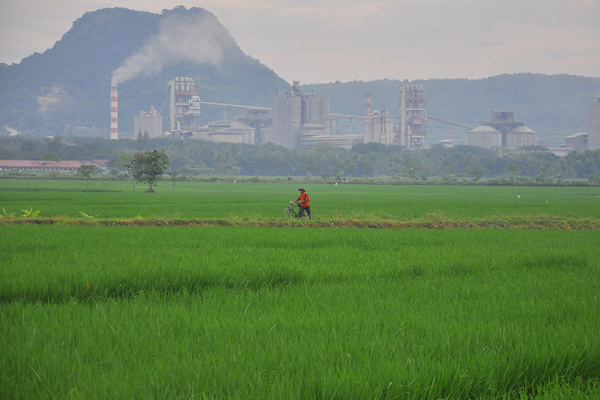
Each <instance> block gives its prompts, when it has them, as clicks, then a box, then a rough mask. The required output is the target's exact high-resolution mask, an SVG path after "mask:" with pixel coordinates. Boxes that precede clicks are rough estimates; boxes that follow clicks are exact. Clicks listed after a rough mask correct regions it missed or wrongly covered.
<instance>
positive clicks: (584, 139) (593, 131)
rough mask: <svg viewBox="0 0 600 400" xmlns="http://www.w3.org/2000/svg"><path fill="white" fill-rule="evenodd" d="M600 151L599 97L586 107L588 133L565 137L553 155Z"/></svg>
mask: <svg viewBox="0 0 600 400" xmlns="http://www.w3.org/2000/svg"><path fill="white" fill-rule="evenodd" d="M599 149H600V97H596V98H595V99H594V101H592V102H590V103H589V105H588V131H587V132H581V133H576V134H574V135H570V136H566V137H565V142H564V144H563V145H562V146H561V147H560V148H557V149H553V151H554V153H555V154H557V153H559V152H569V151H576V152H583V151H586V150H599Z"/></svg>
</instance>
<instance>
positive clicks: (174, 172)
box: [167, 168, 179, 193]
mask: <svg viewBox="0 0 600 400" xmlns="http://www.w3.org/2000/svg"><path fill="white" fill-rule="evenodd" d="M167 173H168V174H169V178H171V182H173V193H175V182H177V176H178V175H179V171H177V170H176V169H173V168H171V169H170V170H169V171H168V172H167Z"/></svg>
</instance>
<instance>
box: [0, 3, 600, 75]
mask: <svg viewBox="0 0 600 400" xmlns="http://www.w3.org/2000/svg"><path fill="white" fill-rule="evenodd" d="M177 5H183V6H185V7H186V8H190V7H202V8H205V9H207V10H209V11H211V12H212V13H213V14H215V15H216V16H217V18H218V19H219V21H220V22H221V23H222V24H223V25H224V26H225V27H226V28H227V29H229V32H230V33H231V34H232V36H233V37H234V38H235V40H236V41H237V43H238V45H239V46H240V47H241V49H242V50H243V51H244V52H245V53H246V54H248V55H250V56H252V57H254V58H257V59H259V60H260V61H261V62H262V63H263V64H265V65H266V66H268V67H269V68H271V69H273V70H274V71H275V72H276V73H277V74H278V75H279V76H281V77H282V78H283V79H285V80H286V81H288V82H291V81H293V80H299V81H300V82H301V83H329V82H334V81H338V80H339V81H342V82H346V81H351V80H363V81H370V80H375V79H384V78H389V79H400V80H403V79H408V80H416V79H427V78H470V79H476V78H484V77H488V76H493V75H498V74H502V73H515V72H534V73H545V74H559V73H564V74H572V75H583V76H592V77H600V22H599V21H600V0H493V1H491V0H453V1H447V0H412V1H405V0H375V1H367V0H364V1H355V0H294V1H289V0H252V1H250V0H204V1H186V0H120V1H119V0H104V1H101V0H98V1H97V0H20V1H8V0H0V62H4V63H7V64H11V63H18V62H20V60H21V59H22V58H24V57H27V56H29V55H31V54H33V53H34V52H39V53H42V52H44V51H45V50H47V49H49V48H51V47H52V46H53V45H54V43H55V42H56V41H58V40H60V38H61V37H62V36H63V35H64V34H65V33H66V32H67V31H68V30H69V29H70V28H71V26H72V24H73V22H74V21H75V20H76V19H78V18H79V17H81V16H82V15H83V14H84V13H85V12H86V11H95V10H98V9H101V8H106V7H125V8H129V9H133V10H138V11H150V12H154V13H160V12H161V11H162V10H163V9H166V8H168V9H170V8H173V7H175V6H177Z"/></svg>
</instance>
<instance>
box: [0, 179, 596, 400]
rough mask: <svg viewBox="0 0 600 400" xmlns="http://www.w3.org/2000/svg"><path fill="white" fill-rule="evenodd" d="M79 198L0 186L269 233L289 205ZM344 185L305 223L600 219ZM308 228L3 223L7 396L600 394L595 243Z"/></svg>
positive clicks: (282, 197)
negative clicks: (258, 222)
mask: <svg viewBox="0 0 600 400" xmlns="http://www.w3.org/2000/svg"><path fill="white" fill-rule="evenodd" d="M55 184H56V186H51V185H55ZM77 184H79V185H80V186H81V185H82V182H70V181H69V182H67V181H65V182H59V183H56V182H51V183H50V182H40V186H35V185H34V186H35V187H32V186H31V182H29V181H28V182H24V183H23V182H21V181H10V182H6V180H0V188H1V190H0V208H5V209H6V211H11V212H15V211H17V210H20V209H22V208H27V209H28V208H29V207H34V208H36V209H40V215H42V216H43V215H46V216H48V217H50V216H60V215H63V216H64V215H71V216H76V217H78V216H79V212H80V211H85V212H86V213H87V214H94V213H97V214H102V215H103V216H104V217H107V218H119V217H122V218H132V217H135V215H138V214H141V215H145V217H144V218H148V219H150V218H165V217H173V218H206V219H211V218H212V219H228V218H229V219H233V218H241V219H242V220H243V219H244V218H248V219H250V220H252V219H262V220H266V221H268V220H271V219H278V214H279V209H280V208H283V206H285V203H286V202H287V201H289V200H291V199H292V198H294V197H295V196H296V193H297V192H296V191H295V189H296V187H295V186H297V185H295V184H289V185H288V184H279V185H277V184H250V183H245V184H240V183H237V184H235V183H222V184H218V183H206V184H198V183H185V184H184V183H182V184H181V185H179V183H178V185H177V186H176V189H175V192H172V191H171V187H170V186H167V183H166V182H163V183H162V186H161V187H160V188H159V190H160V192H159V193H157V194H156V196H154V195H151V194H145V193H142V192H141V191H140V190H139V189H138V192H136V193H133V191H129V189H130V187H129V186H126V182H125V183H123V182H116V183H115V182H108V183H104V182H99V185H98V187H99V189H98V190H105V191H98V192H91V191H90V192H87V193H85V192H82V193H79V192H78V191H75V190H74V189H75V186H76V185H77ZM83 184H84V183H83ZM121 184H124V185H125V186H123V187H121V186H120V185H121ZM19 185H23V186H19ZM36 185H37V184H36ZM44 185H47V186H44ZM71 185H74V186H71ZM102 185H106V187H103V186H102ZM129 185H130V183H129ZM340 186H343V185H338V186H337V187H335V186H333V185H328V186H326V185H318V186H315V187H313V188H308V187H307V190H308V192H309V194H310V195H311V198H312V199H313V202H314V209H313V213H314V217H315V219H318V218H328V219H332V218H333V219H335V218H337V220H343V219H344V218H350V217H352V218H355V217H357V218H360V217H361V215H363V216H364V217H365V218H391V219H394V218H396V219H411V218H428V219H435V218H439V217H440V216H441V215H443V216H445V217H449V218H484V217H490V216H493V215H503V216H514V215H521V216H522V217H528V216H538V217H548V216H556V217H565V218H566V217H569V215H570V216H575V215H576V216H577V218H597V217H598V207H597V198H596V197H595V196H596V194H595V192H594V188H560V189H566V190H564V191H563V190H557V189H559V188H518V191H519V193H518V194H519V195H520V199H519V198H517V197H516V194H515V195H514V196H513V194H514V192H512V191H516V190H517V189H515V188H495V187H494V188H485V187H483V188H481V187H480V188H469V187H405V186H404V187H400V186H358V185H356V186H355V185H347V186H344V187H342V188H340ZM357 186H358V187H357ZM83 187H85V186H83ZM28 188H29V189H28ZM90 188H91V186H90ZM52 189H54V190H52ZM498 189H499V190H498ZM108 190H114V191H110V192H109V191H108ZM596 191H597V189H596ZM551 195H552V196H553V197H550V196H551ZM436 197H441V199H437V198H436ZM513 197H514V198H513ZM546 198H550V199H551V201H552V202H550V201H549V202H548V204H546ZM111 199H112V201H113V203H115V204H118V206H117V205H115V204H113V205H112V206H111ZM570 199H571V200H570ZM42 200H43V201H42ZM519 201H523V202H519ZM504 203H509V204H511V205H505V204H504ZM37 204H40V206H37ZM311 206H313V203H311ZM271 207H272V208H274V209H275V210H276V211H273V213H274V215H271V214H270V212H269V209H270V208H271ZM195 210H197V211H195ZM236 210H239V211H240V214H237V213H236V212H235V211H236ZM317 210H318V211H317ZM383 213H385V214H386V215H385V216H383V217H382V214H383ZM17 214H18V212H17ZM99 218H100V217H99ZM303 223H304V221H303V222H301V223H300V224H298V223H295V222H294V223H290V225H289V226H283V227H257V226H198V227H182V226H161V227H157V226H118V225H117V226H105V225H99V226H85V225H81V226H79V225H67V224H64V225H58V224H53V225H38V224H11V223H8V224H7V223H5V224H0V332H1V333H0V354H2V355H1V356H0V370H1V371H2V373H1V374H0V398H11V399H19V398H22V399H29V398H73V399H79V398H86V399H87V398H91V399H96V398H97V399H105V398H173V399H174V398H234V399H238V398H267V399H268V398H273V399H281V398H286V399H305V398H338V399H340V398H352V399H357V398H360V399H363V398H364V399H373V398H389V399H392V398H424V399H439V398H446V399H456V398H523V399H525V398H527V399H529V398H548V399H550V398H590V399H592V398H597V397H598V396H599V395H600V386H599V385H600V341H598V340H597V332H600V316H599V315H598V310H599V309H600V296H599V295H598V293H600V274H599V272H600V261H599V257H598V239H599V238H600V235H599V233H598V230H595V229H582V230H577V231H572V230H571V231H567V230H555V229H547V230H531V229H478V230H475V229H466V230H462V229H454V230H448V229H445V230H416V229H355V228H344V227H318V228H312V227H309V225H302V224H303Z"/></svg>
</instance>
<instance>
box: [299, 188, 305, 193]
mask: <svg viewBox="0 0 600 400" xmlns="http://www.w3.org/2000/svg"><path fill="white" fill-rule="evenodd" d="M298 190H302V191H303V192H306V190H304V188H300V189H298Z"/></svg>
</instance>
